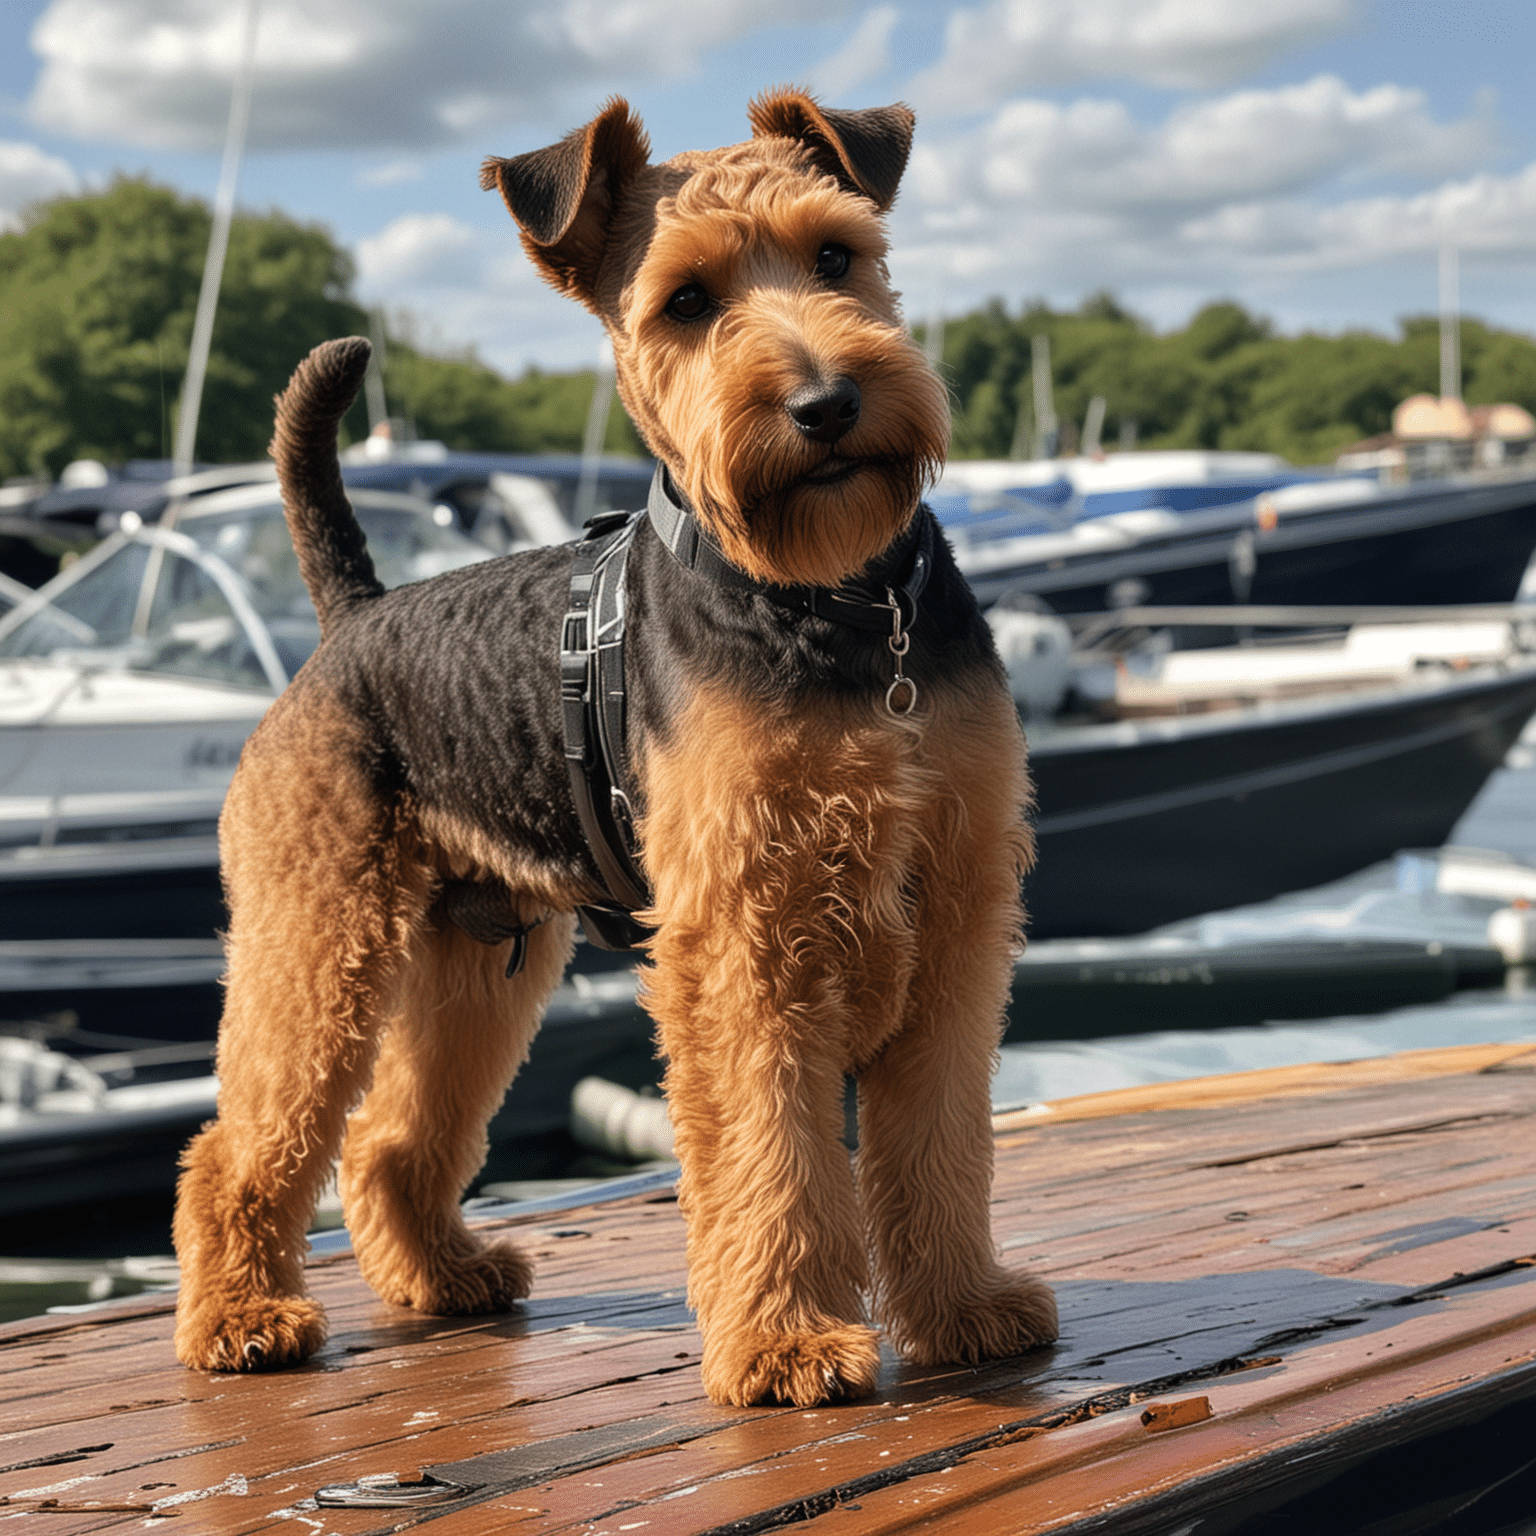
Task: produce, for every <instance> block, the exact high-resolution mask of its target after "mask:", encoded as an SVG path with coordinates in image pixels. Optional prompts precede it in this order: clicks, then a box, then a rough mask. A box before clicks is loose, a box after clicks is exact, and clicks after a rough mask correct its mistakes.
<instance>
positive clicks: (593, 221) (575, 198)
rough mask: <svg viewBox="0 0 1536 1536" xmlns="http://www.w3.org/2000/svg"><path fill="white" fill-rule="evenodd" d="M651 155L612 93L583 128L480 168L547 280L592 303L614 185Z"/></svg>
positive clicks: (640, 131)
mask: <svg viewBox="0 0 1536 1536" xmlns="http://www.w3.org/2000/svg"><path fill="white" fill-rule="evenodd" d="M650 152H651V149H650V142H649V141H648V140H647V138H646V136H645V129H644V128H643V127H642V126H641V123H640V119H639V118H638V117H636V116H635V115H634V113H632V112H631V111H630V109H629V103H628V102H626V101H624V100H623V99H622V98H621V97H618V96H615V97H614V98H613V99H612V100H611V101H609V102H608V104H607V105H606V106H605V107H604V108H603V110H602V111H601V112H600V113H598V115H597V116H596V117H594V118H593V119H592V121H591V122H590V123H588V124H587V125H586V127H585V128H578V129H577V130H576V131H575V132H574V133H568V134H567V135H566V136H565V137H564V138H563V139H561V140H560V142H559V143H558V144H551V145H550V146H549V148H548V149H536V150H534V151H533V152H532V153H531V154H526V155H515V156H513V157H512V158H511V159H510V160H501V159H498V158H496V157H495V156H492V157H491V158H490V159H488V160H486V162H485V164H484V165H482V166H481V168H480V185H481V186H482V187H483V188H485V190H486V191H490V190H491V188H493V187H494V188H496V189H497V190H498V191H499V192H500V193H501V197H502V201H503V202H505V203H506V205H507V210H508V211H509V212H510V213H511V215H512V217H513V218H514V219H515V220H516V221H517V225H518V228H519V229H520V230H521V231H522V237H523V247H524V249H525V250H526V251H527V252H528V255H529V256H530V258H531V259H532V261H533V264H534V265H535V266H536V267H537V268H538V269H539V270H540V271H541V272H542V273H543V274H544V276H545V278H546V279H548V281H549V282H550V283H552V284H553V285H554V286H555V287H556V288H558V289H560V291H561V292H562V293H568V294H569V295H570V296H571V297H572V298H574V299H578V300H580V301H581V302H582V303H584V304H587V305H588V306H589V307H590V306H591V303H592V299H593V292H594V287H595V284H596V279H597V270H598V267H599V266H600V265H601V263H602V259H603V252H604V250H605V249H606V247H607V243H608V227H609V224H610V222H611V221H612V218H613V210H614V204H615V201H616V199H617V197H618V192H619V189H620V187H622V186H623V184H624V182H625V181H626V180H627V179H628V178H629V177H630V176H632V175H634V173H635V172H636V171H638V170H640V169H641V168H642V167H643V166H644V165H645V164H646V162H647V160H648V159H649V158H650Z"/></svg>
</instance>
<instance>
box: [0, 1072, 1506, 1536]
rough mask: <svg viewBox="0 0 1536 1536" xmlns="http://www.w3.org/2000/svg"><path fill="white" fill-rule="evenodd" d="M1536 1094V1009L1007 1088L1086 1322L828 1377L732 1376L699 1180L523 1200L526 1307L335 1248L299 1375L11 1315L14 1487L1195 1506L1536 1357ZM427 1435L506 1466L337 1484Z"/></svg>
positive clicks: (461, 1505)
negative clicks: (1392, 1053)
mask: <svg viewBox="0 0 1536 1536" xmlns="http://www.w3.org/2000/svg"><path fill="white" fill-rule="evenodd" d="M1117 1100H1118V1106H1119V1109H1120V1111H1121V1112H1119V1113H1115V1108H1116V1101H1117ZM1533 1121H1536V1054H1533V1053H1531V1052H1530V1051H1529V1049H1528V1048H1527V1049H1526V1050H1524V1051H1522V1050H1521V1049H1519V1048H1515V1047H1508V1046H1504V1047H1487V1048H1481V1047H1479V1048H1476V1049H1472V1050H1460V1051H1449V1052H1435V1053H1425V1052H1419V1053H1414V1054H1413V1055H1411V1056H1407V1057H1402V1058H1392V1059H1391V1060H1389V1061H1386V1062H1376V1063H1352V1064H1349V1065H1347V1066H1343V1067H1326V1068H1305V1069H1282V1070H1280V1071H1277V1072H1274V1073H1245V1074H1242V1075H1241V1076H1240V1077H1238V1078H1227V1079H1210V1080H1205V1081H1204V1082H1200V1083H1196V1084H1191V1085H1168V1086H1166V1087H1161V1088H1156V1089H1136V1090H1130V1091H1128V1092H1127V1093H1125V1094H1122V1095H1099V1096H1095V1097H1094V1099H1092V1100H1078V1101H1066V1102H1065V1103H1063V1104H1061V1105H1058V1106H1053V1107H1051V1109H1050V1110H1048V1111H1046V1112H1024V1113H1021V1114H1016V1115H1011V1116H1004V1117H1000V1123H999V1131H998V1166H997V1178H996V1184H995V1206H994V1227H995V1232H996V1235H997V1239H998V1242H999V1245H1000V1246H1001V1247H1002V1248H1003V1249H1004V1251H1005V1254H1006V1255H1007V1256H1008V1257H1009V1258H1011V1259H1013V1260H1014V1261H1016V1262H1019V1263H1023V1264H1028V1265H1030V1266H1031V1267H1034V1268H1036V1269H1038V1270H1040V1271H1041V1272H1043V1273H1045V1274H1047V1275H1049V1276H1050V1277H1051V1278H1052V1279H1053V1280H1054V1282H1055V1283H1056V1285H1057V1287H1058V1291H1059V1295H1060V1299H1061V1304H1062V1318H1063V1333H1062V1339H1061V1341H1060V1343H1059V1344H1057V1345H1056V1346H1054V1347H1053V1348H1051V1349H1047V1350H1039V1351H1036V1352H1034V1353H1033V1354H1031V1355H1028V1356H1025V1357H1022V1358H1020V1359H1017V1360H1011V1361H1004V1362H1000V1363H997V1364H993V1365H989V1366H986V1367H984V1368H981V1369H978V1370H969V1369H946V1370H935V1371H920V1370H914V1369H911V1368H908V1367H904V1366H902V1365H901V1364H900V1363H899V1362H897V1361H896V1360H895V1359H894V1358H892V1359H888V1360H887V1362H886V1366H885V1369H884V1372H883V1374H882V1379H881V1384H880V1390H879V1391H878V1393H877V1394H876V1395H875V1396H873V1397H871V1398H868V1399H865V1400H862V1401H858V1402H853V1403H847V1404H839V1405H836V1406H833V1407H828V1408H823V1409H818V1410H814V1411H810V1412H802V1411H798V1410H794V1409H758V1410H739V1409H729V1410H728V1409H720V1408H716V1407H714V1406H712V1405H711V1404H709V1403H708V1402H707V1401H706V1400H705V1399H704V1397H703V1394H702V1391H701V1389H700V1386H699V1374H698V1363H699V1341H698V1338H697V1335H696V1334H695V1332H694V1331H693V1327H692V1323H691V1319H690V1316H689V1313H688V1311H687V1308H686V1306H685V1304H684V1298H683V1285H684V1275H683V1241H682V1236H683V1235H682V1223H681V1220H680V1218H679V1216H678V1213H677V1209H676V1206H675V1204H674V1203H673V1202H672V1200H671V1199H670V1197H668V1196H666V1195H662V1196H659V1197H651V1198H648V1199H637V1200H631V1201H627V1202H621V1203H617V1204H611V1205H604V1206H590V1207H585V1208H580V1209H572V1210H568V1211H564V1212H559V1213H556V1214H554V1215H551V1214H549V1213H547V1212H544V1213H540V1214H538V1215H537V1216H530V1217H524V1218H523V1219H522V1220H520V1221H518V1222H516V1223H515V1225H517V1226H519V1227H521V1228H522V1229H523V1230H524V1232H525V1237H526V1240H527V1241H528V1242H529V1243H530V1244H531V1246H532V1247H533V1249H534V1250H535V1252H536V1253H537V1254H538V1256H539V1278H538V1283H537V1288H536V1290H535V1294H534V1296H533V1298H532V1299H531V1300H530V1302H529V1303H528V1304H527V1305H526V1306H524V1307H523V1308H522V1309H521V1310H520V1311H518V1312H517V1313H514V1314H510V1315H507V1316H499V1317H493V1318H469V1319H465V1318H423V1317H419V1316H416V1315H414V1314H412V1313H409V1312H405V1311H402V1310H399V1309H396V1308H392V1307H388V1306H385V1305H383V1304H382V1303H380V1302H378V1301H377V1300H375V1299H374V1297H373V1296H372V1294H371V1293H370V1292H369V1291H368V1290H367V1288H366V1287H365V1286H364V1285H363V1284H362V1283H361V1281H360V1280H359V1278H358V1275H357V1271H356V1267H355V1265H354V1264H353V1263H352V1261H351V1259H350V1258H349V1257H347V1256H345V1255H340V1256H335V1257H328V1258H323V1259H318V1260H316V1261H314V1263H313V1266H312V1273H311V1279H312V1283H313V1286H314V1289H315V1291H316V1293H317V1294H318V1295H319V1296H320V1298H321V1299H322V1300H323V1301H324V1302H325V1304H326V1306H327V1307H328V1309H329V1311H330V1315H331V1322H332V1336H331V1340H330V1342H329V1344H328V1345H327V1346H326V1348H325V1349H324V1351H323V1352H322V1353H321V1354H320V1355H319V1356H318V1357H317V1358H316V1359H315V1361H314V1362H312V1363H311V1364H310V1365H309V1366H307V1367H305V1368H303V1369H300V1370H296V1371H291V1372H287V1373H282V1374H278V1375H272V1376H253V1377H236V1378H226V1377H217V1376H212V1375H198V1374H193V1373H189V1372H186V1371H183V1370H182V1369H181V1368H180V1367H178V1366H177V1365H176V1364H175V1362H174V1360H173V1358H172V1355H171V1349H170V1331H171V1319H170V1312H169V1306H170V1304H169V1302H168V1301H167V1300H165V1299H164V1298H156V1297H146V1298H138V1299H137V1300H135V1301H132V1302H129V1303H126V1304H118V1305H111V1306H109V1307H107V1308H105V1309H102V1310H99V1311H97V1312H94V1313H85V1314H79V1315H75V1316H65V1317H50V1318H46V1319H35V1320H30V1321H24V1322H20V1323H15V1324H10V1325H7V1326H6V1327H4V1328H0V1499H4V1500H6V1501H8V1502H6V1503H4V1504H0V1523H3V1522H4V1521H6V1520H9V1519H15V1518H18V1517H19V1518H23V1519H29V1520H32V1521H33V1522H34V1523H36V1515H37V1514H38V1513H41V1512H47V1513H48V1514H49V1516H50V1518H49V1520H48V1521H47V1523H46V1527H45V1528H46V1529H47V1530H49V1531H50V1532H58V1533H61V1536H64V1533H74V1532H87V1531H104V1530H117V1529H123V1530H127V1529H129V1528H142V1527H143V1526H144V1525H145V1523H146V1521H147V1520H148V1519H149V1514H148V1511H150V1510H153V1512H154V1516H155V1523H156V1524H158V1523H159V1522H160V1521H161V1520H171V1519H174V1520H176V1521H177V1522H178V1524H177V1525H176V1526H175V1527H172V1528H180V1529H195V1530H197V1531H199V1532H209V1533H223V1532H255V1531H275V1530H292V1531H295V1532H299V1531H303V1532H308V1533H313V1532H327V1533H333V1536H354V1533H357V1536H362V1533H365V1532H368V1533H371V1532H382V1531H388V1530H397V1529H403V1528H405V1527H407V1526H414V1525H416V1524H419V1523H424V1522H431V1523H434V1524H440V1525H441V1527H442V1529H444V1530H446V1531H464V1532H472V1531H483V1530H514V1531H517V1532H519V1533H523V1532H527V1533H529V1536H532V1533H543V1532H567V1531H568V1532H584V1533H593V1536H595V1533H597V1532H615V1533H616V1532H619V1531H633V1532H658V1533H661V1532H665V1533H674V1532H705V1531H720V1532H725V1531H730V1532H743V1533H744V1532H755V1531H772V1530H779V1529H784V1528H790V1527H797V1528H804V1529H809V1530H819V1529H820V1528H822V1527H823V1526H826V1527H829V1528H835V1529H836V1530H838V1531H847V1532H852V1533H857V1532H888V1531H903V1530H917V1529H926V1528H944V1527H945V1526H946V1525H950V1526H951V1527H952V1528H963V1529H964V1530H965V1531H966V1532H967V1533H968V1536H969V1533H971V1532H978V1533H986V1532H993V1531H996V1532H1005V1531H1006V1532H1009V1533H1017V1532H1024V1531H1047V1530H1053V1531H1054V1530H1072V1529H1075V1528H1078V1527H1079V1526H1084V1527H1086V1524H1087V1523H1088V1522H1092V1528H1093V1529H1095V1530H1105V1531H1114V1532H1126V1533H1129V1532H1137V1531H1147V1532H1153V1531H1159V1530H1167V1529H1170V1528H1172V1527H1173V1526H1175V1525H1176V1524H1178V1523H1179V1522H1180V1521H1184V1520H1188V1519H1191V1518H1194V1517H1195V1516H1196V1515H1209V1514H1210V1513H1211V1512H1212V1511H1218V1512H1219V1511H1220V1510H1222V1509H1231V1508H1237V1507H1240V1506H1241V1507H1247V1506H1243V1505H1242V1504H1241V1501H1243V1500H1247V1501H1249V1503H1250V1504H1251V1503H1252V1501H1254V1500H1259V1501H1260V1502H1261V1503H1262V1502H1263V1501H1264V1500H1266V1499H1267V1500H1269V1501H1271V1502H1272V1501H1273V1500H1274V1499H1275V1498H1277V1497H1279V1496H1280V1492H1281V1491H1282V1490H1287V1489H1292V1488H1294V1487H1295V1486H1297V1479H1298V1478H1303V1477H1313V1478H1315V1477H1317V1476H1320V1475H1322V1474H1323V1473H1325V1472H1327V1471H1328V1470H1330V1469H1331V1468H1334V1467H1337V1466H1342V1465H1344V1464H1346V1463H1347V1462H1349V1461H1350V1460H1351V1459H1352V1458H1358V1457H1360V1456H1364V1455H1366V1454H1368V1453H1370V1452H1372V1451H1373V1450H1375V1449H1378V1448H1380V1447H1381V1446H1383V1445H1385V1444H1388V1443H1391V1442H1393V1441H1398V1440H1401V1439H1403V1438H1405V1437H1411V1436H1413V1435H1416V1434H1427V1433H1430V1432H1433V1431H1436V1430H1438V1429H1441V1428H1445V1427H1447V1426H1451V1425H1454V1424H1457V1423H1463V1422H1467V1421H1470V1420H1475V1419H1476V1418H1477V1417H1478V1416H1479V1415H1481V1414H1485V1413H1487V1412H1489V1411H1491V1410H1493V1409H1496V1408H1499V1407H1500V1406H1501V1405H1503V1404H1505V1403H1507V1402H1515V1401H1519V1400H1521V1399H1522V1398H1530V1397H1531V1396H1532V1395H1533V1394H1536V1199H1533V1195H1536V1158H1533V1156H1532V1152H1531V1149H1532V1148H1533V1147H1536V1125H1533ZM417 1468H425V1469H427V1470H428V1471H429V1472H431V1473H433V1474H434V1475H436V1476H439V1477H442V1478H446V1479H449V1480H451V1481H453V1482H456V1483H461V1484H464V1485H466V1486H467V1487H469V1489H470V1490H471V1491H470V1492H469V1493H468V1494H467V1495H466V1497H465V1498H463V1499H461V1500H459V1501H457V1502H455V1503H450V1504H447V1505H442V1506H434V1507H431V1508H421V1509H417V1510H413V1511H409V1512H400V1511H388V1510H378V1509H373V1510H366V1509H330V1508H326V1509H317V1508H316V1507H315V1505H314V1503H313V1495H314V1493H315V1491H316V1489H318V1488H319V1487H320V1486H322V1485H323V1484H339V1483H346V1482H349V1481H351V1480H354V1479H356V1478H358V1477H360V1476H363V1475H366V1474H378V1473H388V1472H395V1473H399V1474H402V1475H404V1474H407V1473H410V1472H413V1471H414V1470H415V1469H417ZM47 1501H53V1502H52V1504H51V1506H50V1505H49V1504H48V1502H47ZM1234 1501H1237V1502H1234Z"/></svg>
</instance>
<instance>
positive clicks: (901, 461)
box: [683, 357, 949, 586]
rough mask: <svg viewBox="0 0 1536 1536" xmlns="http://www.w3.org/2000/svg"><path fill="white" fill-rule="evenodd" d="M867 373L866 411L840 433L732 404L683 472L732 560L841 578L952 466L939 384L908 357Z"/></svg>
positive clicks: (763, 406)
mask: <svg viewBox="0 0 1536 1536" xmlns="http://www.w3.org/2000/svg"><path fill="white" fill-rule="evenodd" d="M860 371H861V372H862V373H863V375H864V377H863V379H862V380H861V385H862V388H863V391H864V395H865V415H864V419H863V420H862V421H861V422H860V424H859V426H858V427H856V428H855V429H854V430H853V431H851V432H849V433H848V434H847V436H846V437H844V438H843V439H841V440H840V441H839V442H837V443H835V444H832V445H831V446H830V447H828V446H825V445H822V444H816V443H808V442H806V441H805V440H804V439H803V438H800V437H799V436H798V434H796V433H795V432H794V430H793V428H792V427H791V426H790V424H789V423H788V421H787V418H786V417H785V415H784V412H783V410H782V408H781V407H780V406H779V405H778V404H777V403H776V402H775V401H772V400H770V401H767V402H765V401H763V400H760V399H759V400H749V401H743V402H741V405H742V409H740V410H739V411H737V412H731V411H730V410H729V406H730V402H725V405H726V407H727V409H726V412H725V415H726V418H727V419H726V420H725V421H723V422H722V423H721V424H720V426H719V429H718V430H717V432H716V433H715V434H713V436H712V437H711V439H709V440H707V441H704V440H701V442H700V445H699V450H698V452H697V453H696V454H695V456H694V457H693V459H692V460H691V462H689V463H688V464H687V466H686V467H685V469H684V471H683V483H684V485H685V487H686V489H687V492H688V494H689V497H690V499H691V501H692V502H693V506H694V509H695V511H696V512H697V513H698V514H699V516H700V518H701V520H702V521H703V522H704V524H705V526H706V527H707V528H708V529H709V531H710V533H711V534H712V535H713V536H714V538H715V539H716V541H717V542H718V543H719V545H720V548H721V550H722V552H723V553H724V555H725V557H726V558H727V559H728V560H730V561H731V562H732V564H734V565H737V566H739V567H740V568H741V569H742V570H744V571H746V572H747V573H748V574H749V575H751V576H754V577H756V578H757V579H758V580H760V581H771V582H777V583H783V584H788V585H797V584H804V585H808V586H836V585H837V584H838V583H839V582H841V581H844V580H846V579H847V578H848V577H850V576H852V575H854V574H856V573H857V572H858V571H860V570H862V569H863V568H864V566H866V565H867V564H868V563H869V562H870V561H871V560H873V559H874V558H875V557H876V556H877V555H879V554H880V553H881V552H882V551H883V550H884V549H886V548H887V547H888V546H889V545H890V544H891V543H892V541H893V540H895V539H896V538H898V537H899V536H900V534H901V533H902V531H903V530H904V529H905V528H906V526H907V524H908V522H909V521H910V520H911V518H912V515H913V513H914V512H915V511H916V509H917V504H918V500H919V498H920V497H921V496H922V493H923V489H924V487H925V486H926V485H927V484H928V483H929V482H930V481H932V480H933V479H934V478H935V477H936V476H937V474H938V472H939V470H940V469H941V468H942V467H943V463H944V456H945V452H946V450H947V448H948V441H949V416H948V410H947V403H946V401H945V397H944V392H943V386H942V385H941V384H940V383H939V381H938V380H937V379H936V378H935V377H934V376H933V375H932V374H931V373H930V372H929V371H928V370H927V368H926V367H925V366H923V365H922V364H921V363H918V364H917V365H916V366H913V364H912V362H911V361H910V360H909V359H908V358H906V357H900V358H899V359H897V360H896V361H895V364H894V366H887V367H886V368H879V367H875V368H866V369H863V370H860ZM882 375H886V376H884V377H882ZM892 376H894V377H892ZM733 415H734V420H732V419H730V418H731V417H732V416H733Z"/></svg>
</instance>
